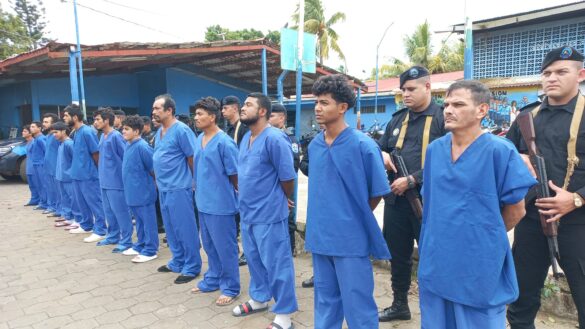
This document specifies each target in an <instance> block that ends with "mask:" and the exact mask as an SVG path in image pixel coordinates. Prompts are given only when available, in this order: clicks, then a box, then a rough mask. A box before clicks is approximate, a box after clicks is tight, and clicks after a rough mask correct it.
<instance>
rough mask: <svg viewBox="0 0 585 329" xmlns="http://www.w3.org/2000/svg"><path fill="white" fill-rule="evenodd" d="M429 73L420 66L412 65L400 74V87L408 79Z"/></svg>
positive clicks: (414, 78)
mask: <svg viewBox="0 0 585 329" xmlns="http://www.w3.org/2000/svg"><path fill="white" fill-rule="evenodd" d="M428 75H430V73H429V71H428V70H427V69H425V68H424V67H422V66H413V67H411V68H409V69H408V70H406V71H404V72H402V74H400V88H402V86H404V83H405V82H406V81H408V80H416V79H418V78H422V77H426V76H428Z"/></svg>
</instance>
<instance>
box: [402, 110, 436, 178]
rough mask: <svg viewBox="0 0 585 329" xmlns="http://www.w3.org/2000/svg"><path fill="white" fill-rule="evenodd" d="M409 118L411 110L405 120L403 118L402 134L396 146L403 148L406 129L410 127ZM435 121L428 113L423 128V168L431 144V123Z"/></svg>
mask: <svg viewBox="0 0 585 329" xmlns="http://www.w3.org/2000/svg"><path fill="white" fill-rule="evenodd" d="M408 119H410V111H409V112H406V116H405V117H404V120H402V127H401V128H400V135H398V141H397V142H396V146H395V147H396V148H397V149H399V150H402V146H403V145H404V137H406V130H407V129H408ZM432 122H433V116H432V115H427V116H426V119H425V127H424V130H423V141H422V155H421V168H424V166H425V156H426V154H427V147H428V146H429V139H430V137H431V123H432Z"/></svg>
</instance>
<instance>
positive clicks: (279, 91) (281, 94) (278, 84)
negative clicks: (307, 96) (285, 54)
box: [276, 70, 288, 104]
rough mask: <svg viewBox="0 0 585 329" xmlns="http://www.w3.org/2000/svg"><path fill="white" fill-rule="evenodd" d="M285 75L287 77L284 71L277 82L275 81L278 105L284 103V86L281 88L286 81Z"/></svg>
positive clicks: (286, 71)
mask: <svg viewBox="0 0 585 329" xmlns="http://www.w3.org/2000/svg"><path fill="white" fill-rule="evenodd" d="M287 75H288V70H284V71H282V73H280V75H279V76H278V80H276V92H277V94H278V102H279V103H280V104H282V102H283V101H284V86H283V83H284V79H286V76H287Z"/></svg>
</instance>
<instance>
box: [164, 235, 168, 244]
mask: <svg viewBox="0 0 585 329" xmlns="http://www.w3.org/2000/svg"><path fill="white" fill-rule="evenodd" d="M163 243H166V244H167V245H168V244H169V241H168V240H167V237H166V236H165V237H164V238H163Z"/></svg>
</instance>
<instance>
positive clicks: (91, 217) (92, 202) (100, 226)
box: [63, 104, 107, 243]
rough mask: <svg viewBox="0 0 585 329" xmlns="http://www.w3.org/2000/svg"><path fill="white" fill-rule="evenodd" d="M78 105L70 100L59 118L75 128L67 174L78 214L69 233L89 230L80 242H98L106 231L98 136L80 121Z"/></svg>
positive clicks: (81, 118)
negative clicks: (101, 191) (101, 190)
mask: <svg viewBox="0 0 585 329" xmlns="http://www.w3.org/2000/svg"><path fill="white" fill-rule="evenodd" d="M83 119H84V118H83V113H82V112H81V109H80V108H79V105H76V104H71V105H69V106H67V107H66V108H65V109H64V110H63V120H64V121H65V123H67V124H68V125H69V127H71V128H73V129H75V136H74V138H73V159H72V160H71V168H70V172H69V174H70V175H71V180H72V181H73V193H74V195H75V200H76V204H77V207H78V208H79V213H80V218H79V227H78V228H76V229H72V230H70V231H69V233H72V234H79V233H91V235H90V236H89V237H87V238H85V239H83V241H84V242H88V243H91V242H98V241H101V240H103V239H104V238H105V236H106V233H107V228H106V218H105V216H104V208H103V205H102V196H101V193H100V183H99V179H98V177H99V176H98V170H97V165H98V161H99V146H98V139H97V136H96V135H95V133H94V132H93V129H92V128H90V127H89V126H87V125H85V124H84V123H83Z"/></svg>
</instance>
